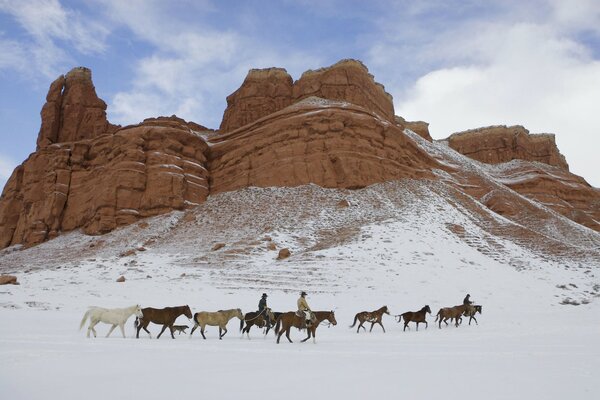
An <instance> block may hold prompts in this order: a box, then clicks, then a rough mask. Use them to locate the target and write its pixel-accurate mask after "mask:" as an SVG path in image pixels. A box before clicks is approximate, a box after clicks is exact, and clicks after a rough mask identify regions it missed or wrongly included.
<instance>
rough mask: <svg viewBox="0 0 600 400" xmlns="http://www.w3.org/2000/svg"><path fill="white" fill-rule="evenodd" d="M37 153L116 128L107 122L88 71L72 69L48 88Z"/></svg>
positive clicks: (103, 104) (103, 103)
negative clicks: (46, 148)
mask: <svg viewBox="0 0 600 400" xmlns="http://www.w3.org/2000/svg"><path fill="white" fill-rule="evenodd" d="M41 116H42V125H41V127H40V133H39V135H38V140H37V147H38V149H40V148H43V147H47V146H49V145H51V144H53V143H64V142H74V141H77V140H82V139H92V138H95V137H97V136H100V135H103V134H105V133H112V132H114V131H115V130H116V129H117V128H118V127H116V126H114V125H111V124H109V123H108V121H107V119H106V103H105V102H104V101H102V100H101V99H99V98H98V96H97V95H96V89H95V88H94V84H93V83H92V72H91V71H90V70H89V69H88V68H83V67H79V68H73V69H72V70H71V71H70V72H69V73H68V74H67V75H66V76H63V75H61V76H59V77H58V78H57V79H56V80H55V81H54V82H52V84H51V85H50V90H49V91H48V95H47V96H46V104H44V106H43V107H42V112H41Z"/></svg>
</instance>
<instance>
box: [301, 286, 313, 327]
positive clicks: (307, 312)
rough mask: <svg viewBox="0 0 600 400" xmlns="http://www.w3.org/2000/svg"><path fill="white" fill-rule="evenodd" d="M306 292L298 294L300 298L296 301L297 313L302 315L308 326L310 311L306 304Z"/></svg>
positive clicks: (310, 317) (310, 316)
mask: <svg viewBox="0 0 600 400" xmlns="http://www.w3.org/2000/svg"><path fill="white" fill-rule="evenodd" d="M306 296H307V294H306V292H302V293H300V298H299V299H298V313H299V314H303V315H304V319H305V320H306V323H307V324H309V323H310V322H311V319H312V310H311V309H310V307H309V305H308V303H307V302H306V298H305V297H306Z"/></svg>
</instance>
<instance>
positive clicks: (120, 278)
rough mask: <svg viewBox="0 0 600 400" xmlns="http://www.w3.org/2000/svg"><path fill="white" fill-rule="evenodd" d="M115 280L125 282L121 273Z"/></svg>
mask: <svg viewBox="0 0 600 400" xmlns="http://www.w3.org/2000/svg"><path fill="white" fill-rule="evenodd" d="M117 282H119V283H121V282H125V277H124V276H123V275H121V276H120V277H118V278H117Z"/></svg>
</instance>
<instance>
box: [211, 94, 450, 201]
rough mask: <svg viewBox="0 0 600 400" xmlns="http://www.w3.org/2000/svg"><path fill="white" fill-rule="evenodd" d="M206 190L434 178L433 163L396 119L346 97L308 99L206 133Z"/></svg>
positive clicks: (345, 185) (349, 185) (340, 185)
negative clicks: (239, 125) (344, 99)
mask: <svg viewBox="0 0 600 400" xmlns="http://www.w3.org/2000/svg"><path fill="white" fill-rule="evenodd" d="M210 144H211V146H210V148H211V151H210V161H209V164H208V168H209V170H210V187H211V193H219V192H225V191H232V190H237V189H240V188H245V187H248V186H261V187H265V186H298V185H304V184H308V183H314V184H317V185H320V186H323V187H328V188H351V189H352V188H362V187H365V186H368V185H371V184H373V183H377V182H384V181H388V180H393V179H400V178H432V179H433V178H434V175H433V174H432V172H431V169H432V168H436V167H439V165H438V164H437V163H436V162H435V161H434V160H433V159H432V158H431V157H430V156H429V155H428V154H427V153H425V152H424V151H422V150H421V149H420V148H419V147H418V146H417V145H416V144H415V143H414V142H413V141H411V140H410V139H408V138H407V137H406V136H405V135H404V133H403V132H402V129H400V128H399V127H398V126H396V125H395V124H392V123H389V122H388V121H386V120H383V119H380V118H378V117H377V115H376V114H374V113H373V112H371V111H369V110H367V109H365V108H362V107H359V106H356V105H351V104H348V103H345V102H339V101H331V100H325V99H320V98H315V97H312V98H308V99H305V100H303V101H301V102H299V103H296V104H293V105H291V106H289V107H287V108H285V109H283V110H281V111H279V112H277V113H274V114H271V115H269V116H268V117H265V118H262V119H260V120H258V121H256V122H254V123H253V124H250V125H247V126H246V127H245V128H244V129H239V130H237V131H234V132H231V133H229V134H223V135H218V136H215V137H213V138H212V139H211V140H210Z"/></svg>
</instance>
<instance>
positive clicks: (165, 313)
mask: <svg viewBox="0 0 600 400" xmlns="http://www.w3.org/2000/svg"><path fill="white" fill-rule="evenodd" d="M142 314H143V315H144V316H143V317H142V318H136V319H135V322H134V326H135V328H136V329H137V333H136V335H135V337H136V338H138V339H139V338H140V330H141V329H144V330H145V331H146V332H147V333H148V335H150V337H151V338H152V334H151V333H150V331H149V330H148V329H147V328H148V324H149V323H150V322H153V323H155V324H158V325H162V326H163V327H162V330H161V331H160V333H159V334H158V336H157V337H156V338H157V339H160V335H162V334H163V332H164V331H165V329H167V327H168V328H169V330H170V331H171V337H172V338H173V339H175V335H173V331H174V329H173V324H174V323H175V320H176V319H177V317H179V316H180V315H185V316H186V317H188V318H192V310H190V307H189V306H187V305H185V306H179V307H165V308H152V307H146V308H142Z"/></svg>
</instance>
